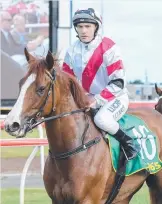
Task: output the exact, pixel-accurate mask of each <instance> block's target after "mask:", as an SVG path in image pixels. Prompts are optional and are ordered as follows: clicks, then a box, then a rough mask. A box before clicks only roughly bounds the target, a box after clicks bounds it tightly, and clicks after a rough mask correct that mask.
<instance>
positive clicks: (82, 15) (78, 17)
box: [73, 8, 102, 33]
mask: <svg viewBox="0 0 162 204" xmlns="http://www.w3.org/2000/svg"><path fill="white" fill-rule="evenodd" d="M78 23H94V24H96V25H97V29H96V31H95V33H97V31H98V29H99V27H100V26H101V24H102V18H101V16H100V15H99V14H97V13H96V12H95V10H94V9H93V8H88V9H85V10H77V11H76V12H75V13H74V17H73V25H74V26H75V27H76V26H77V24H78Z"/></svg>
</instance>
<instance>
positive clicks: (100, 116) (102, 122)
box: [94, 94, 129, 135]
mask: <svg viewBox="0 0 162 204" xmlns="http://www.w3.org/2000/svg"><path fill="white" fill-rule="evenodd" d="M128 106H129V98H128V95H127V94H124V95H122V96H120V97H117V98H115V99H113V100H112V101H110V102H107V103H106V104H105V105H104V106H103V107H101V108H100V110H99V111H98V112H97V114H96V115H95V117H94V122H95V124H96V125H97V126H98V127H99V128H100V129H102V130H104V131H106V132H108V133H110V134H112V135H114V134H115V133H116V132H117V131H118V130H119V124H118V122H117V121H118V120H119V119H120V118H121V117H122V116H123V115H124V114H125V113H126V111H127V109H128Z"/></svg>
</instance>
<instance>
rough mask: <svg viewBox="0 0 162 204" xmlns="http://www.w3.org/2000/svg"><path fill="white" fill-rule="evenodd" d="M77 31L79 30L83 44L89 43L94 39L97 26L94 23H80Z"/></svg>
mask: <svg viewBox="0 0 162 204" xmlns="http://www.w3.org/2000/svg"><path fill="white" fill-rule="evenodd" d="M76 30H77V33H78V36H79V39H80V40H81V41H82V42H83V43H88V42H90V41H91V40H92V39H93V38H94V33H95V30H96V25H95V24H92V23H78V24H77V26H76Z"/></svg>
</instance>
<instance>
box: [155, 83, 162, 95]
mask: <svg viewBox="0 0 162 204" xmlns="http://www.w3.org/2000/svg"><path fill="white" fill-rule="evenodd" d="M155 90H156V93H157V94H158V95H159V96H161V95H162V90H161V89H160V88H158V86H157V84H156V83H155Z"/></svg>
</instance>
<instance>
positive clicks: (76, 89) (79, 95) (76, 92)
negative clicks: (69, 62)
mask: <svg viewBox="0 0 162 204" xmlns="http://www.w3.org/2000/svg"><path fill="white" fill-rule="evenodd" d="M66 75H67V78H68V82H69V87H70V91H71V94H72V95H73V98H74V101H75V103H76V104H77V105H78V107H79V108H85V107H88V105H89V100H88V96H87V95H86V94H85V91H84V90H83V88H82V87H81V86H80V84H79V83H78V81H77V80H76V79H75V78H74V77H73V76H72V75H69V74H66Z"/></svg>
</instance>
